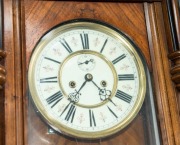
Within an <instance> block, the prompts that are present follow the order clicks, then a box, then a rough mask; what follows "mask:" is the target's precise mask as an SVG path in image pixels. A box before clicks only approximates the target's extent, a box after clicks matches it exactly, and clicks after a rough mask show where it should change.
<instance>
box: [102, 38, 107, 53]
mask: <svg viewBox="0 0 180 145" xmlns="http://www.w3.org/2000/svg"><path fill="white" fill-rule="evenodd" d="M107 41H108V39H106V40H105V42H104V44H103V46H102V48H101V51H100V53H102V52H103V50H104V47H105V46H106V43H107Z"/></svg>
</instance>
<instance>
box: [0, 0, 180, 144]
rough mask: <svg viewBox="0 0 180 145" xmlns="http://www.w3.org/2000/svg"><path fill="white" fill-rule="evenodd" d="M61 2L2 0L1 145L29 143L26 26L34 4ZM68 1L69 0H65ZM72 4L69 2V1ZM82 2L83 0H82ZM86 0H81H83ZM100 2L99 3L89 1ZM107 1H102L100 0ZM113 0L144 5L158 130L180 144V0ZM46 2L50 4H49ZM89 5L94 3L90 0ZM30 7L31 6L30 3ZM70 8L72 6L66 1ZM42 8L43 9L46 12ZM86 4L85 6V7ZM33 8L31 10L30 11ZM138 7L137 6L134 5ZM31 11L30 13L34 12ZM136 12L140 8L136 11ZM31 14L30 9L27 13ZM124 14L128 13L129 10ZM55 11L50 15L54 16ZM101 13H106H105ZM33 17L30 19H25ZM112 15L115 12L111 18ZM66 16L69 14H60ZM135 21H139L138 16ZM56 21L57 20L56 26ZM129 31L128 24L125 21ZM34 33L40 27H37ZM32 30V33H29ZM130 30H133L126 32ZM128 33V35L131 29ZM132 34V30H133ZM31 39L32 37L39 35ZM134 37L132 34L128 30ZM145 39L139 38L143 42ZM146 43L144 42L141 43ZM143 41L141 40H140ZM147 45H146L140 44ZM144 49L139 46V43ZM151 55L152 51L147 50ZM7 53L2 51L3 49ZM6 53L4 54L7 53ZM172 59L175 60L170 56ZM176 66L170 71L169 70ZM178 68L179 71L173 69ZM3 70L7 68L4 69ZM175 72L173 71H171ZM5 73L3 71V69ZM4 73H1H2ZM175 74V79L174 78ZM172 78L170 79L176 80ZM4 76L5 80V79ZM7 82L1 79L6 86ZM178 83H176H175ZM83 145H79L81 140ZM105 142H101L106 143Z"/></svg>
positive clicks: (85, 12)
mask: <svg viewBox="0 0 180 145" xmlns="http://www.w3.org/2000/svg"><path fill="white" fill-rule="evenodd" d="M56 2H58V1H42V0H41V1H40V0H39V1H33V0H30V1H29V0H7V1H6V0H4V1H3V17H2V18H3V46H2V47H3V50H4V51H5V52H6V54H7V56H6V59H5V62H2V64H3V65H4V66H5V68H6V71H7V76H6V77H7V78H6V83H5V86H4V89H3V90H2V92H1V94H2V96H1V105H2V106H1V108H2V110H3V111H2V112H1V114H0V115H1V116H2V117H1V118H3V119H2V120H1V122H2V123H1V126H2V127H1V128H0V129H1V132H3V133H1V134H0V138H1V140H0V145H4V144H5V145H25V144H27V118H26V117H27V110H26V109H27V104H28V99H27V98H26V97H25V96H26V95H27V94H26V93H27V78H26V77H27V74H26V73H27V63H26V60H27V57H28V56H27V55H26V54H27V52H26V51H27V50H26V48H27V45H30V44H27V39H28V37H27V36H29V35H28V34H27V31H28V28H27V25H28V26H31V25H34V24H35V21H34V22H33V21H29V19H31V16H32V15H31V14H30V12H31V11H33V9H32V7H30V6H31V3H32V4H33V3H37V4H38V3H41V4H44V6H46V7H45V8H49V7H48V3H49V4H50V5H51V4H52V3H56ZM63 2H64V3H66V1H63ZM67 2H69V3H70V2H71V1H67ZM79 2H80V1H79ZM81 2H82V3H83V1H81ZM91 2H92V3H96V2H98V1H91ZM101 2H102V3H103V1H101ZM126 2H128V3H124V1H123V0H122V1H120V0H119V1H118V0H116V1H110V0H109V3H120V4H124V5H123V6H124V7H122V8H127V6H128V5H129V6H134V5H138V6H139V5H140V7H141V8H143V9H141V11H142V10H143V12H144V21H145V25H146V30H144V29H142V30H144V31H146V32H147V40H148V50H149V52H146V51H143V52H144V55H145V57H146V56H147V57H146V61H147V63H148V67H149V70H150V72H151V74H152V76H151V77H152V80H153V82H152V84H153V90H154V96H155V97H154V99H155V104H156V113H157V119H158V124H159V128H160V138H161V140H162V144H163V145H179V144H180V120H179V109H180V108H179V105H180V100H179V93H178V83H179V79H178V78H179V77H178V76H179V75H178V73H179V69H178V68H179V49H180V47H179V46H180V45H179V42H180V39H179V37H180V33H179V24H180V23H179V10H178V9H179V8H178V1H177V0H172V1H170V0H127V1H126ZM45 3H46V4H45ZM89 3H90V2H89ZM28 6H29V7H28ZM67 6H68V5H67ZM45 8H44V11H42V14H40V13H39V14H38V15H42V16H43V12H45V11H47V10H46V9H45ZM85 8H87V7H85ZM27 9H29V10H27ZM135 9H136V8H135ZM30 10H31V11H30ZM136 10H137V11H136V12H137V13H138V12H139V11H138V9H136ZM27 12H29V13H27ZM123 12H127V13H126V14H127V15H130V13H128V12H129V11H128V10H125V9H124V11H123ZM53 14H54V13H51V14H50V16H52V17H53ZM101 15H103V13H101ZM27 16H29V17H27ZM76 17H77V18H78V17H84V18H99V19H102V18H103V16H100V15H98V13H96V11H93V9H83V8H82V9H80V12H79V13H77V15H76ZM112 17H113V16H112ZM46 19H47V17H44V18H41V20H42V21H43V20H44V22H45V23H46V27H45V28H44V29H43V30H41V32H40V33H38V34H39V35H40V36H41V35H42V34H43V32H44V31H45V30H46V31H47V30H48V29H49V28H50V27H52V25H51V26H50V25H48V24H50V23H51V22H46V21H45V20H46ZM62 19H63V20H65V18H62ZM132 21H136V18H134V19H133V20H132ZM55 23H57V24H58V22H57V21H55V20H54V22H53V24H54V25H55ZM121 26H122V28H124V29H125V30H127V31H128V24H127V26H124V25H121ZM34 31H38V29H37V30H34ZM28 32H29V31H28ZM128 32H130V31H128ZM127 34H129V33H127ZM133 35H134V34H133ZM40 36H37V37H36V38H35V37H32V38H31V39H32V40H34V41H37V40H38V37H40ZM130 37H131V33H130ZM140 41H141V40H140ZM142 43H143V42H142ZM137 44H140V42H137ZM142 45H143V44H142ZM140 48H141V47H140ZM148 53H149V54H148ZM3 54H4V52H3ZM4 56H5V55H3V57H4ZM169 59H171V60H172V62H171V61H170V60H169ZM171 67H172V69H171ZM174 68H176V69H175V71H174ZM3 70H4V68H3ZM170 70H171V71H170ZM4 74H5V73H4ZM4 74H3V76H4ZM171 75H172V77H171ZM171 78H172V80H173V81H174V82H172V80H171ZM4 80H5V79H4ZM3 83H4V81H3V82H2V84H3ZM176 86H177V87H176ZM3 102H4V103H3ZM79 144H80V143H79ZM102 144H103V143H102Z"/></svg>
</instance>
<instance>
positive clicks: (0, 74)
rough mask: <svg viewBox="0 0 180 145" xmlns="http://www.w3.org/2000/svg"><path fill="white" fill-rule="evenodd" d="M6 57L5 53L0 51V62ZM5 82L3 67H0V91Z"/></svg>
mask: <svg viewBox="0 0 180 145" xmlns="http://www.w3.org/2000/svg"><path fill="white" fill-rule="evenodd" d="M5 57H6V52H4V51H2V50H0V61H2V60H3V59H4V58H5ZM5 81H6V70H5V67H4V66H2V65H0V89H2V88H3V85H4V83H5Z"/></svg>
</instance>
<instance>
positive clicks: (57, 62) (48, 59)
mask: <svg viewBox="0 0 180 145" xmlns="http://www.w3.org/2000/svg"><path fill="white" fill-rule="evenodd" d="M44 58H45V59H47V60H50V61H52V62H55V63H58V64H60V63H61V62H59V61H57V60H54V59H52V58H49V57H44Z"/></svg>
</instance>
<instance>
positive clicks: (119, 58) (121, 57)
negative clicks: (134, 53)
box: [112, 54, 126, 64]
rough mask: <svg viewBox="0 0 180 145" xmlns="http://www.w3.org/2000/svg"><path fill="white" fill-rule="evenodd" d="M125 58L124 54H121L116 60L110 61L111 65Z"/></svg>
mask: <svg viewBox="0 0 180 145" xmlns="http://www.w3.org/2000/svg"><path fill="white" fill-rule="evenodd" d="M125 57H126V55H125V54H122V55H121V56H119V57H117V58H116V59H114V60H113V61H112V63H113V64H116V63H117V62H119V61H120V60H122V59H124V58H125Z"/></svg>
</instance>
